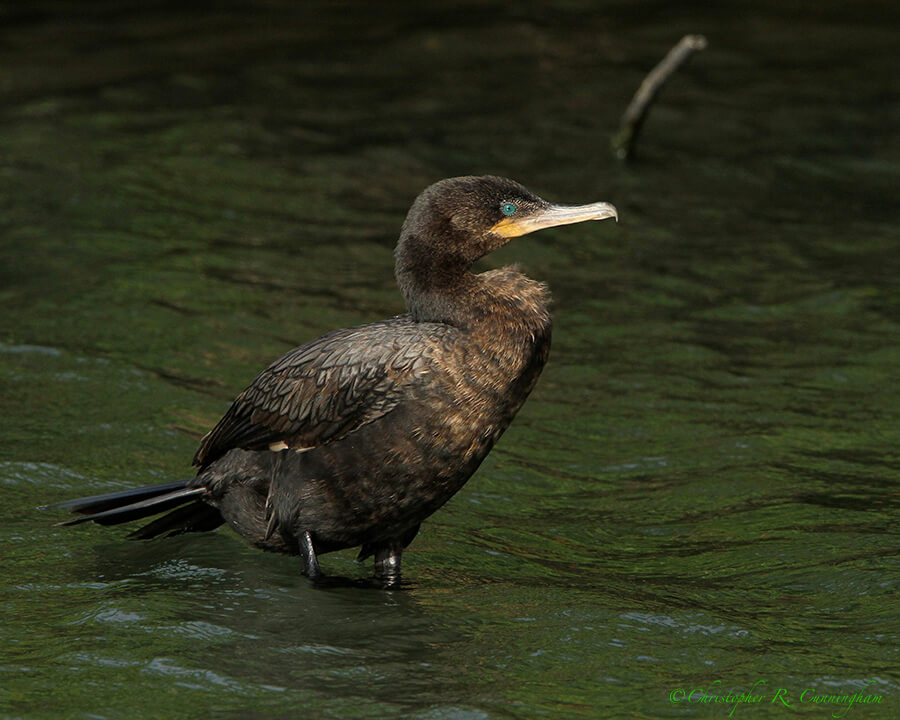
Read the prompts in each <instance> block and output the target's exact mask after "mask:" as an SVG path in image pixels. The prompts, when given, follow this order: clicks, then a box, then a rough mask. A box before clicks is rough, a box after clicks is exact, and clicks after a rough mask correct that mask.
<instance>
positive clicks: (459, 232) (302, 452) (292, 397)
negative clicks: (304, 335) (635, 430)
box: [52, 176, 617, 585]
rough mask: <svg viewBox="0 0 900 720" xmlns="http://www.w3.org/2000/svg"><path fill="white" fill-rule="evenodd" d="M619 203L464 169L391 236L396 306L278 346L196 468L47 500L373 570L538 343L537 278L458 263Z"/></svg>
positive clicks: (474, 449)
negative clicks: (355, 550) (398, 309)
mask: <svg viewBox="0 0 900 720" xmlns="http://www.w3.org/2000/svg"><path fill="white" fill-rule="evenodd" d="M610 217H614V218H617V214H616V209H615V207H613V206H612V205H610V204H609V203H604V202H598V203H593V204H590V205H581V206H565V205H554V204H551V203H549V202H547V201H545V200H542V199H541V198H539V197H537V196H536V195H535V194H534V193H532V192H530V191H529V190H527V189H526V188H524V187H523V186H522V185H520V184H518V183H516V182H513V181H512V180H507V179H505V178H500V177H493V176H484V177H459V178H452V179H448V180H442V181H440V182H438V183H435V184H434V185H431V186H430V187H429V188H427V189H426V190H425V191H424V192H422V194H421V195H419V197H418V198H416V200H415V202H414V203H413V206H412V208H411V209H410V211H409V214H408V215H407V217H406V221H405V222H404V223H403V227H402V229H401V231H400V239H399V242H398V243H397V248H396V251H395V258H396V277H397V283H398V285H399V287H400V290H401V292H402V293H403V297H404V298H405V300H406V305H407V308H408V311H407V312H406V313H404V314H402V315H398V316H396V317H393V318H390V319H389V320H382V321H380V322H374V323H371V324H368V325H360V326H358V327H353V328H347V329H344V330H336V331H334V332H331V333H328V334H327V335H323V336H322V337H320V338H318V339H316V340H313V341H312V342H309V343H307V344H306V345H302V346H301V347H298V348H295V349H294V350H291V351H290V352H289V353H287V354H286V355H285V356H284V357H282V358H281V359H279V360H276V361H275V362H274V363H272V364H271V365H270V366H269V367H267V368H266V369H265V370H263V372H262V373H261V374H260V375H259V377H257V378H256V379H255V380H254V381H253V382H252V383H251V384H250V386H249V387H248V388H247V389H246V390H244V391H243V392H242V393H241V394H240V395H238V396H237V398H236V399H235V401H234V403H233V404H232V405H231V407H230V408H229V410H228V411H227V412H226V413H225V416H224V417H223V418H222V419H221V420H220V421H219V423H218V424H217V425H216V426H215V427H214V428H213V429H212V431H211V432H209V433H208V434H207V435H206V436H205V437H204V438H203V440H202V441H201V443H200V448H199V449H198V450H197V453H196V455H195V456H194V465H195V466H196V467H197V468H198V472H197V475H196V476H195V477H193V478H191V479H190V480H186V481H178V482H172V483H166V484H163V485H156V486H150V487H144V488H138V489H133V490H125V491H121V492H115V493H110V494H107V495H97V496H93V497H86V498H79V499H77V500H71V501H69V502H65V503H61V504H59V505H55V506H52V507H62V508H68V509H69V510H71V511H72V512H75V513H80V514H81V516H80V517H78V518H76V519H74V520H69V521H68V522H63V523H60V524H62V525H74V524H77V523H80V522H84V521H87V520H93V521H94V522H97V523H100V524H101V525H114V524H118V523H122V522H128V521H130V520H135V519H138V518H143V517H147V516H150V515H156V514H158V513H161V512H163V511H166V510H168V511H169V512H168V513H167V514H165V515H163V516H162V517H159V518H157V519H155V520H153V521H152V522H150V523H149V524H148V525H145V526H143V527H141V528H140V529H138V530H136V531H135V532H133V533H132V536H134V537H138V538H152V537H156V536H158V535H175V534H179V533H183V532H195V531H204V530H212V529H214V528H217V527H218V526H219V525H221V524H223V523H226V522H227V523H228V524H229V525H231V527H233V528H234V529H235V530H236V531H237V532H238V533H240V534H241V535H243V536H244V537H245V538H246V539H248V540H249V541H250V542H251V543H252V544H254V545H256V546H257V547H259V548H262V549H264V550H272V551H277V552H284V553H289V554H295V555H296V554H299V555H301V556H302V557H303V562H304V572H305V574H306V575H307V576H308V577H310V578H316V577H318V576H320V575H321V571H320V569H319V564H318V559H317V556H318V555H320V554H322V553H326V552H331V551H332V550H340V549H342V548H349V547H356V546H361V550H360V553H359V557H360V559H363V558H366V557H368V556H370V555H374V556H375V576H376V578H379V579H380V580H381V581H382V582H383V583H384V584H387V585H391V584H396V583H397V582H398V581H399V578H400V556H401V553H402V552H403V549H404V548H405V547H406V546H407V545H409V543H410V542H411V541H412V539H413V538H414V537H415V535H416V533H417V532H418V530H419V524H420V523H421V522H422V521H423V520H424V519H425V518H427V517H428V516H429V515H431V514H432V513H433V512H434V511H435V510H437V509H438V508H439V507H441V505H443V504H444V503H445V502H447V500H449V499H450V498H451V497H452V496H453V494H454V493H455V492H456V491H457V490H459V489H460V488H461V487H462V486H463V484H464V483H465V482H466V481H467V480H468V479H469V477H471V475H472V474H473V473H474V472H475V470H476V468H477V467H478V465H479V464H480V463H481V461H482V460H484V458H485V456H486V455H487V454H488V452H489V451H490V449H491V447H493V445H494V443H495V442H496V441H497V438H499V437H500V435H501V434H502V433H503V431H504V430H506V428H507V427H508V426H509V423H510V421H511V420H512V419H513V416H514V415H515V414H516V412H517V411H518V409H519V408H520V407H521V406H522V403H523V402H524V401H525V398H526V397H527V396H528V394H529V393H530V392H531V389H532V388H533V387H534V384H535V382H536V381H537V378H538V375H540V373H541V370H542V369H543V367H544V363H545V362H546V360H547V355H548V353H549V350H550V328H551V323H550V314H549V312H548V309H547V299H548V293H547V288H546V286H545V285H544V284H543V283H539V282H535V281H533V280H530V279H529V278H527V277H525V276H524V275H523V274H521V273H520V272H518V271H517V270H516V268H514V267H504V268H500V269H498V270H489V271H487V272H483V273H480V274H473V273H471V272H470V268H471V266H472V263H474V262H475V261H476V260H478V259H479V258H481V257H483V256H484V255H486V254H488V253H489V252H491V251H493V250H496V249H497V248H499V247H501V246H503V245H505V244H506V243H507V242H508V241H509V240H510V238H514V237H517V236H519V235H524V234H526V233H530V232H534V231H535V230H540V229H542V228H547V227H553V226H556V225H565V224H569V223H577V222H582V221H585V220H602V219H604V218H610Z"/></svg>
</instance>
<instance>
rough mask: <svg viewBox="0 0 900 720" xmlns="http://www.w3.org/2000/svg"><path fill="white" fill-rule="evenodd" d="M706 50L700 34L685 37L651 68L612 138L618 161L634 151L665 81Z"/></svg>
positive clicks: (630, 155) (625, 158)
mask: <svg viewBox="0 0 900 720" xmlns="http://www.w3.org/2000/svg"><path fill="white" fill-rule="evenodd" d="M704 48H706V38H705V37H703V35H685V36H684V37H683V38H681V40H679V41H678V44H677V45H676V46H675V47H673V48H672V49H671V50H669V54H668V55H666V56H665V57H664V58H663V59H662V62H660V63H659V65H657V66H656V67H655V68H653V69H652V70H651V71H650V72H649V73H648V74H647V77H646V78H644V82H642V83H641V86H640V87H639V88H638V91H637V92H636V93H635V94H634V97H633V98H632V99H631V103H630V104H629V105H628V109H627V110H626V111H625V114H624V115H622V122H621V124H620V125H619V131H618V132H617V133H616V134H615V135H614V136H613V139H612V150H613V153H614V154H615V156H616V157H617V158H619V159H620V160H627V159H628V158H629V157H632V156H633V155H634V152H635V148H634V146H635V143H636V142H637V136H638V133H639V132H640V131H641V126H642V125H643V124H644V120H645V119H646V117H647V113H648V112H649V110H650V105H652V104H653V101H654V100H655V99H656V96H657V95H658V94H659V91H660V90H661V89H662V86H663V85H665V83H666V80H668V79H669V76H670V75H672V73H674V72H675V71H676V70H677V69H678V68H679V67H681V66H682V65H683V64H684V62H685V61H686V60H687V59H688V58H690V57H691V55H693V54H694V53H695V52H699V51H700V50H703V49H704Z"/></svg>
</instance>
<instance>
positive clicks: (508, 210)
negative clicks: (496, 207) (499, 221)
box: [500, 203, 516, 215]
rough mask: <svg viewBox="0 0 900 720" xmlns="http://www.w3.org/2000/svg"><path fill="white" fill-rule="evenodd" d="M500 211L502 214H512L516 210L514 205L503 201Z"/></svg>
mask: <svg viewBox="0 0 900 720" xmlns="http://www.w3.org/2000/svg"><path fill="white" fill-rule="evenodd" d="M500 212H502V213H503V214H504V215H514V214H515V212H516V206H515V205H513V204H512V203H503V204H502V205H501V206H500Z"/></svg>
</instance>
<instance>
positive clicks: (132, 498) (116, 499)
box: [40, 480, 187, 513]
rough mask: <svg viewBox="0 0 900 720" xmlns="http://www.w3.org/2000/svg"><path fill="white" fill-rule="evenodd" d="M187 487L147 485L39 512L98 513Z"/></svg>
mask: <svg viewBox="0 0 900 720" xmlns="http://www.w3.org/2000/svg"><path fill="white" fill-rule="evenodd" d="M186 486H187V481H185V480H176V481H174V482H168V483H163V484H162V485H147V486H146V487H139V488H129V489H128V490H119V491H118V492H112V493H106V494H104V495H89V496H87V497H82V498H75V499H74V500H66V501H65V502H61V503H54V504H53V505H44V506H43V507H41V508H40V509H41V510H56V509H58V508H60V509H68V510H70V511H71V512H75V513H99V512H103V511H105V510H112V509H114V508H118V507H122V506H123V505H130V504H131V503H135V502H138V501H140V500H145V499H147V498H152V497H156V496H157V495H165V494H166V493H170V492H172V491H173V490H180V489H182V488H184V487H186Z"/></svg>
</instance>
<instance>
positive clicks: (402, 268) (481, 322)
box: [397, 259, 550, 334]
mask: <svg viewBox="0 0 900 720" xmlns="http://www.w3.org/2000/svg"><path fill="white" fill-rule="evenodd" d="M397 283H398V285H399V286H400V290H401V292H402V293H403V296H404V299H405V300H406V304H407V307H408V308H409V312H410V315H412V317H413V319H414V320H415V321H417V322H439V323H445V324H448V325H453V326H454V327H458V328H460V329H462V330H469V331H475V330H487V331H490V332H493V331H491V330H490V329H491V328H495V329H496V331H497V332H498V333H501V334H502V333H505V332H506V331H520V332H522V333H524V334H533V333H535V332H536V331H539V330H540V329H541V328H543V327H545V326H548V327H549V322H550V315H549V311H548V293H547V288H546V286H545V285H544V284H543V283H539V282H535V281H534V280H531V279H529V278H527V277H526V276H525V275H523V274H522V273H520V272H518V270H517V269H516V268H514V267H505V268H500V269H498V270H490V271H488V272H484V273H480V274H477V275H476V274H473V273H471V272H470V271H469V268H468V266H467V265H465V264H463V263H459V264H454V263H452V262H442V263H435V264H434V265H428V264H423V263H421V262H417V263H413V264H406V263H404V262H403V261H402V260H399V259H398V262H397Z"/></svg>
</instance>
